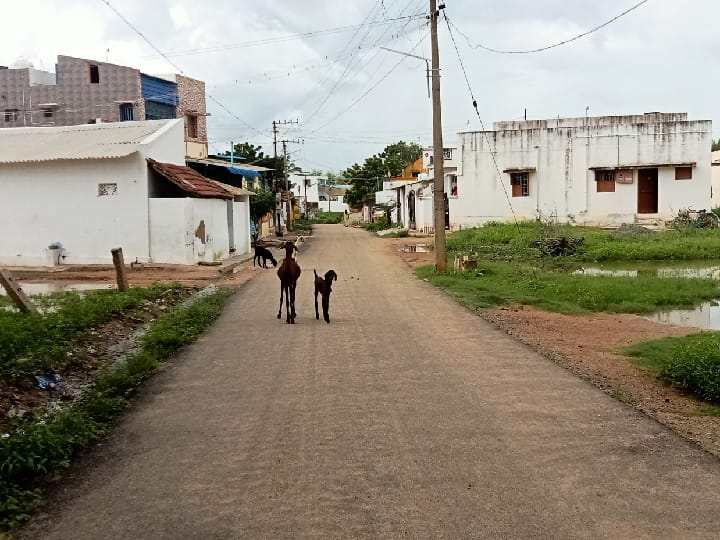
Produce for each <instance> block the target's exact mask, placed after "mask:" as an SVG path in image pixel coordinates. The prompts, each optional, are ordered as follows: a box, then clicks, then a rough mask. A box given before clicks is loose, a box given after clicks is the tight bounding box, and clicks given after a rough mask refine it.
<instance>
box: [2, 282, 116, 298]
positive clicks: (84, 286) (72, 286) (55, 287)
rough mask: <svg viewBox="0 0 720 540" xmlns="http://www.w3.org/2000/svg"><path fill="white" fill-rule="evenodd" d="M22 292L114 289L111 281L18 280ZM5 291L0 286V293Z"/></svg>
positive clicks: (31, 293) (34, 293)
mask: <svg viewBox="0 0 720 540" xmlns="http://www.w3.org/2000/svg"><path fill="white" fill-rule="evenodd" d="M18 283H19V284H20V287H21V288H22V290H23V292H24V293H25V294H27V295H28V296H37V295H39V294H49V293H57V292H66V291H95V290H99V289H114V288H115V285H114V284H113V283H72V282H67V281H43V282H32V281H19V282H18ZM6 294H7V292H6V291H5V289H4V288H3V287H0V295H6Z"/></svg>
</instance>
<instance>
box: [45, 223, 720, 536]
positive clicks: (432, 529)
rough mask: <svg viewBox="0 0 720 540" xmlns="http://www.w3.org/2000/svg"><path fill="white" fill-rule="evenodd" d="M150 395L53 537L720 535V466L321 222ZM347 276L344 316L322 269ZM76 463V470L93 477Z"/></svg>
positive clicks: (79, 483)
mask: <svg viewBox="0 0 720 540" xmlns="http://www.w3.org/2000/svg"><path fill="white" fill-rule="evenodd" d="M299 262H300V265H301V266H302V268H303V275H302V277H301V278H300V282H299V286H298V301H297V308H298V314H299V316H298V321H297V322H298V324H296V325H294V326H291V325H286V324H285V323H284V320H283V321H282V322H281V321H278V320H277V319H276V318H275V314H276V313H277V301H278V288H279V285H278V279H277V277H276V276H275V272H274V271H270V270H267V271H266V272H263V273H261V274H259V275H258V276H256V277H255V278H254V279H253V280H252V281H251V282H250V283H248V284H247V285H246V286H245V287H244V288H243V289H242V290H241V291H240V292H239V293H238V294H237V295H235V297H234V298H233V299H232V301H231V302H230V304H229V306H228V308H227V310H226V312H225V313H224V315H223V316H222V318H221V319H220V320H219V321H218V322H217V324H216V325H215V326H214V327H213V328H212V329H211V331H210V332H209V333H208V334H207V335H206V336H205V337H204V338H202V339H201V340H200V341H199V342H198V343H196V344H195V345H193V346H192V347H189V348H188V349H187V350H185V351H184V352H183V353H182V354H180V355H179V357H178V358H177V359H176V361H175V363H174V365H173V366H172V367H171V368H170V369H168V370H167V371H165V372H164V373H163V374H161V375H160V376H158V377H157V378H155V379H154V380H153V381H152V382H151V383H150V384H148V385H147V387H146V388H145V390H143V392H142V393H141V395H140V396H139V399H138V401H137V403H136V405H135V407H134V408H133V409H132V410H131V411H130V413H129V414H128V415H127V416H126V417H125V419H124V420H123V422H122V423H121V425H120V426H119V429H118V430H117V432H116V433H115V434H114V435H113V436H112V437H111V438H110V440H109V441H108V442H107V443H106V444H104V445H103V446H102V447H101V448H99V449H97V450H96V451H94V452H92V454H91V456H89V458H88V459H87V460H86V463H84V464H83V467H82V475H80V474H77V475H76V478H75V479H74V480H72V481H70V482H69V483H68V488H67V489H66V490H65V491H64V492H62V493H59V494H58V496H57V497H56V499H57V500H56V501H55V502H54V503H53V504H51V505H50V507H49V509H48V511H47V516H46V519H44V520H41V521H40V522H39V523H40V524H39V525H36V526H35V528H34V529H32V533H31V534H32V536H33V537H38V538H53V539H55V538H57V539H69V538H93V539H94V538H98V539H99V538H103V539H105V538H111V539H116V538H117V539H138V538H148V539H174V540H177V539H185V538H199V539H225V538H253V539H254V538H273V539H275V538H400V537H403V538H405V537H407V538H422V539H427V538H448V539H457V538H492V539H499V538H522V539H525V538H548V539H559V538H572V539H578V538H632V539H642V538H683V539H686V538H718V535H720V533H719V532H718V531H720V511H719V510H720V462H719V461H718V460H717V459H716V458H714V457H712V456H710V455H708V454H706V453H704V452H703V451H701V450H700V449H698V448H697V447H696V446H694V445H692V444H690V443H688V442H686V441H684V440H682V439H680V438H679V437H678V436H676V435H674V434H673V433H672V432H670V431H668V430H667V429H665V428H664V427H662V426H660V425H659V424H657V423H656V422H654V421H653V420H651V419H648V418H646V417H644V416H642V415H641V414H638V413H637V412H635V411H633V410H632V409H630V408H628V407H626V406H624V405H622V404H620V403H618V402H616V401H614V400H613V399H611V398H610V397H609V396H607V395H606V394H604V393H602V392H600V391H598V390H597V389H595V388H593V387H591V386H590V385H588V384H587V383H585V382H583V381H581V380H579V379H577V378H576V377H574V376H573V375H571V374H569V373H568V372H566V371H564V370H563V369H561V368H559V367H557V366H556V365H555V364H553V363H552V362H550V361H548V360H546V359H544V358H543V357H541V356H539V355H538V354H536V353H534V352H533V351H531V350H530V349H528V348H527V347H525V346H524V345H521V344H519V343H517V342H515V341H514V340H513V339H512V338H511V337H508V336H507V335H504V334H502V333H501V332H499V331H497V330H495V329H493V328H492V327H490V326H489V325H487V324H486V323H485V322H483V321H482V320H480V319H478V318H477V317H475V316H473V315H472V314H471V313H469V312H468V311H466V310H464V309H463V308H461V307H458V306H457V305H456V304H455V303H454V302H453V301H451V300H450V299H449V298H447V297H446V296H445V295H443V294H442V293H440V292H438V291H436V290H434V289H432V288H431V287H430V286H429V285H428V284H426V283H423V282H422V281H419V280H417V279H415V278H413V277H412V275H411V273H410V272H409V270H408V268H407V267H406V266H405V265H404V263H403V262H402V261H400V260H399V258H397V257H395V256H394V255H392V254H391V253H390V252H389V248H388V245H387V243H384V242H383V241H381V240H379V239H377V238H373V237H371V236H370V235H369V234H367V233H366V232H364V231H359V230H353V229H347V228H344V227H340V226H325V227H318V228H317V233H316V235H315V236H314V237H313V238H312V240H311V241H309V242H308V243H307V244H306V245H305V246H303V249H302V252H301V253H300V255H299ZM313 266H315V267H317V268H318V270H321V271H323V272H324V271H325V270H327V269H328V268H330V267H332V268H334V269H335V270H336V271H337V273H338V275H339V281H338V282H337V284H336V285H335V291H334V292H333V296H332V301H331V316H332V324H330V325H327V324H325V323H324V322H323V321H322V320H321V321H319V322H318V321H315V319H314V313H313V306H312V289H311V285H312V280H311V276H312V268H313ZM79 470H80V469H79V468H76V469H75V471H76V473H77V472H78V471H79Z"/></svg>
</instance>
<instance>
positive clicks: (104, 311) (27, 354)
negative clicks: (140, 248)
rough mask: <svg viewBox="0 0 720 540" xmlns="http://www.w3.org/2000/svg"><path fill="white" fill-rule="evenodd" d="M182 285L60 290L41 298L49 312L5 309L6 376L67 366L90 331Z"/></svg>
mask: <svg viewBox="0 0 720 540" xmlns="http://www.w3.org/2000/svg"><path fill="white" fill-rule="evenodd" d="M180 290H181V289H180V287H177V286H169V285H168V286H162V285H158V286H154V287H149V288H132V289H130V290H129V291H127V292H119V291H116V290H106V291H91V292H87V293H83V294H81V295H80V294H76V293H60V294H53V295H45V296H42V297H39V299H37V300H36V302H38V303H39V304H40V306H41V307H42V308H44V313H43V314H26V313H18V312H12V311H6V310H0V377H7V378H11V379H19V378H23V377H28V376H32V375H33V374H35V373H37V372H38V371H39V370H41V369H46V368H53V369H58V368H61V367H62V366H63V365H65V363H67V362H68V359H69V358H70V356H69V355H68V354H67V353H68V351H69V350H70V349H71V348H72V346H73V345H74V344H76V343H77V342H79V341H81V340H82V339H83V338H84V337H85V336H86V335H87V332H88V331H89V330H90V329H91V328H93V327H94V326H97V325H99V324H102V323H104V322H106V321H108V320H109V319H110V318H112V317H113V316H114V315H116V314H118V313H121V312H123V311H127V310H129V309H132V308H134V307H136V306H138V305H139V304H141V303H142V302H146V301H152V300H156V299H157V298H159V297H161V296H163V295H166V294H174V293H179V292H180Z"/></svg>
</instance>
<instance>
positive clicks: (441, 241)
mask: <svg viewBox="0 0 720 540" xmlns="http://www.w3.org/2000/svg"><path fill="white" fill-rule="evenodd" d="M444 7H445V4H440V8H441V9H442V8H444ZM439 16H440V11H439V10H438V9H437V6H436V0H430V42H431V48H432V57H431V59H432V69H431V71H432V104H433V177H434V187H433V217H434V220H433V223H434V226H435V269H436V270H437V271H438V272H445V271H447V252H446V248H445V164H444V162H443V138H442V117H441V114H440V53H439V50H438V36H437V20H438V17H439Z"/></svg>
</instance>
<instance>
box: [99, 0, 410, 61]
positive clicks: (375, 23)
mask: <svg viewBox="0 0 720 540" xmlns="http://www.w3.org/2000/svg"><path fill="white" fill-rule="evenodd" d="M103 1H104V0H103ZM371 11H372V10H371ZM419 16H420V15H405V16H402V17H394V18H390V19H383V20H380V21H372V22H369V23H366V22H363V23H361V24H359V25H351V26H339V27H337V28H329V29H327V30H316V31H312V32H303V33H299V34H288V35H285V36H278V37H275V38H265V39H257V40H252V41H242V42H239V43H228V44H225V45H216V46H214V47H199V48H196V49H185V50H181V51H171V52H166V53H165V55H166V56H193V55H197V54H207V53H213V52H222V51H229V50H232V49H241V48H246V47H257V46H260V45H269V44H272V43H282V42H286V41H294V40H296V39H304V38H313V37H318V36H326V35H331V34H339V33H343V32H349V31H350V30H360V29H361V28H363V27H364V26H368V27H370V26H379V25H386V24H387V25H389V24H394V23H396V22H398V21H404V20H407V19H414V18H417V17H419ZM353 38H354V36H353ZM153 56H154V55H153Z"/></svg>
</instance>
